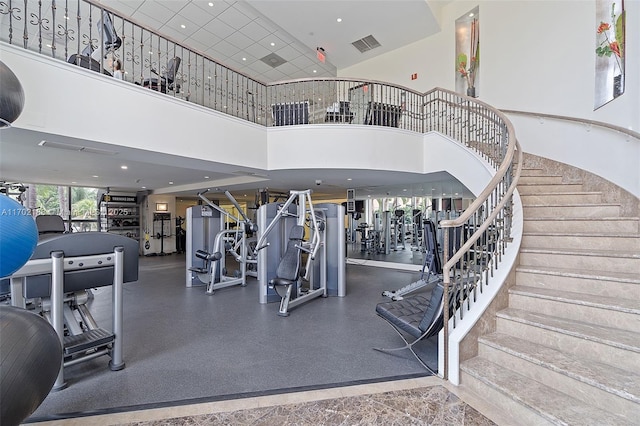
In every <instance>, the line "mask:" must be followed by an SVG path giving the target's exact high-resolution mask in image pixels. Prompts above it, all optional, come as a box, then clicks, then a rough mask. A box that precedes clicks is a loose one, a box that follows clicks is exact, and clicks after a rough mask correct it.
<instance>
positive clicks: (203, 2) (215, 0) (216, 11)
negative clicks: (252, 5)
mask: <svg viewBox="0 0 640 426" xmlns="http://www.w3.org/2000/svg"><path fill="white" fill-rule="evenodd" d="M191 3H192V4H194V5H196V6H198V7H199V8H200V9H202V10H204V11H205V12H206V13H207V14H209V15H212V16H214V17H216V16H218V15H220V14H221V13H222V12H224V11H225V10H227V9H228V8H230V7H231V4H229V3H228V2H226V1H223V0H192V1H191ZM209 3H212V4H213V6H209Z"/></svg>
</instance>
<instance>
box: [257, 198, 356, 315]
mask: <svg viewBox="0 0 640 426" xmlns="http://www.w3.org/2000/svg"><path fill="white" fill-rule="evenodd" d="M258 229H259V236H258V241H257V244H256V248H255V252H256V253H257V256H258V280H259V281H260V297H259V301H260V303H268V302H275V301H280V309H279V311H278V315H280V316H288V315H289V309H290V308H293V307H295V306H297V305H300V304H302V303H305V302H307V301H309V300H311V299H314V298H317V297H326V296H329V295H331V296H344V295H345V294H346V288H345V269H344V268H345V267H344V263H345V261H344V259H345V251H346V248H345V232H344V208H343V207H342V206H340V205H337V204H329V203H327V204H319V205H317V206H315V207H314V205H313V203H312V201H311V190H305V191H291V192H290V196H289V198H288V199H287V201H286V202H285V203H284V204H277V203H269V204H264V205H262V206H260V208H259V209H258ZM263 230H264V231H263ZM305 230H308V231H309V238H308V239H306V240H305V239H304V237H305V234H306V232H305ZM327 244H330V245H331V248H332V250H330V251H328V250H327ZM292 252H293V254H292ZM285 258H291V259H292V261H294V263H296V262H297V263H302V260H303V258H304V267H302V266H297V265H294V269H295V271H294V273H291V271H288V272H289V278H288V279H287V280H284V279H280V278H282V277H279V276H278V275H282V272H283V268H284V266H282V264H283V262H285V261H284V260H283V259H285ZM281 266H282V267H281ZM284 269H286V268H284ZM298 272H299V275H300V276H298ZM279 273H280V274H279ZM300 278H302V280H304V281H306V282H305V283H304V284H303V283H302V282H301V279H300ZM277 287H285V288H286V290H285V294H283V295H281V294H280V293H279V292H278V288H277Z"/></svg>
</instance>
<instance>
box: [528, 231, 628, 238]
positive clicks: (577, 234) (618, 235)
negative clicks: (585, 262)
mask: <svg viewBox="0 0 640 426" xmlns="http://www.w3.org/2000/svg"><path fill="white" fill-rule="evenodd" d="M522 235H523V236H525V235H531V236H549V237H611V238H640V235H637V234H629V233H628V232H626V233H625V232H621V233H612V232H608V233H604V232H603V233H596V232H536V231H526V232H523V233H522Z"/></svg>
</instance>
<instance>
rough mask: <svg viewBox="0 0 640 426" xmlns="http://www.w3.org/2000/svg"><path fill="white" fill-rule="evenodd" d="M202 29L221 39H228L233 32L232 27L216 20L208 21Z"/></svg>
mask: <svg viewBox="0 0 640 426" xmlns="http://www.w3.org/2000/svg"><path fill="white" fill-rule="evenodd" d="M202 28H204V29H206V30H207V31H209V32H210V33H213V34H215V35H217V36H218V37H220V38H222V39H224V38H227V37H229V36H230V35H231V34H233V33H234V32H235V30H234V29H233V28H232V27H230V26H229V25H227V24H226V23H224V22H223V21H221V20H220V19H217V18H216V19H213V20H211V21H209V23H208V24H206V25H204V26H203V27H202Z"/></svg>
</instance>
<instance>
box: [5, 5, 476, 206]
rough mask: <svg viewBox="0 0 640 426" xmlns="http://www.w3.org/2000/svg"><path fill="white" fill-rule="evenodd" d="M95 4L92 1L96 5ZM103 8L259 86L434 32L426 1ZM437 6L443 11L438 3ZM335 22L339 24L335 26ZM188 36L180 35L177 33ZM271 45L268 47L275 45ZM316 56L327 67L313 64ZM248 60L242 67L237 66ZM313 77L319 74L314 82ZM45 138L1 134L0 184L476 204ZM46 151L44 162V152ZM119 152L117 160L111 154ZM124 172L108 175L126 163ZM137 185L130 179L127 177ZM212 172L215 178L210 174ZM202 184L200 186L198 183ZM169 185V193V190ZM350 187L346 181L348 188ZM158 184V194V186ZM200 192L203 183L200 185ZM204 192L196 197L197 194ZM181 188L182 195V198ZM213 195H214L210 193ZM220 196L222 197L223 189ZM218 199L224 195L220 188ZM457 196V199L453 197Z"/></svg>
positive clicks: (446, 187)
mask: <svg viewBox="0 0 640 426" xmlns="http://www.w3.org/2000/svg"><path fill="white" fill-rule="evenodd" d="M94 1H97V0H94ZM99 2H100V3H101V4H103V5H105V6H107V7H110V8H112V9H114V10H115V11H118V12H120V14H122V15H124V16H128V17H130V18H132V19H133V20H134V21H136V22H137V23H140V24H143V25H145V26H148V27H150V28H153V29H155V30H156V31H157V32H158V33H160V34H162V35H164V36H168V37H170V38H172V39H174V40H175V41H177V42H179V43H182V44H185V45H186V46H187V47H190V48H194V49H196V50H197V51H199V52H201V53H204V54H206V55H207V56H210V57H211V58H213V59H215V60H216V61H218V62H220V63H222V64H225V65H227V66H230V67H231V68H233V69H235V70H237V71H239V72H242V73H244V74H247V75H249V76H251V77H253V78H256V79H258V80H261V81H263V82H273V81H280V80H285V79H293V78H304V77H313V76H318V77H326V76H335V75H336V73H337V70H338V69H342V68H345V67H348V66H351V65H353V64H355V63H358V62H360V61H364V60H367V59H369V58H372V57H374V56H377V55H380V54H383V53H385V52H388V51H391V50H394V49H397V48H399V47H402V46H404V45H406V44H409V43H412V42H414V41H416V40H419V39H422V38H425V37H428V36H429V35H431V34H433V33H435V32H437V31H439V27H438V23H437V21H436V19H435V17H434V13H433V12H432V10H431V8H430V7H429V5H428V4H427V0H343V1H333V0H289V1H283V0H247V1H233V0H212V1H208V0H153V1H152V0H100V1H99ZM437 3H438V5H439V6H441V5H442V4H444V3H446V1H440V2H437ZM338 18H340V20H341V22H338ZM183 27H184V28H183ZM370 35H372V36H373V37H374V38H375V39H376V40H377V41H378V42H379V43H380V47H377V48H375V49H372V50H370V51H367V52H365V53H361V52H360V51H359V50H358V49H356V47H354V45H352V44H351V43H352V42H354V41H356V40H358V39H362V38H363V37H367V36H370ZM272 43H273V45H272ZM317 47H322V48H323V49H324V52H325V54H326V62H325V63H321V62H320V61H319V60H318V58H317V57H316V48H317ZM272 53H275V54H277V55H278V56H280V57H282V58H283V59H284V60H285V62H284V63H283V64H281V65H279V66H277V67H272V66H270V65H267V64H266V63H265V62H263V61H261V58H264V57H265V56H267V55H270V54H272ZM243 58H244V60H243ZM314 71H315V72H314ZM50 136H51V135H48V134H46V133H41V132H33V131H26V130H20V129H17V128H12V129H5V130H3V131H2V135H1V138H0V142H1V145H0V149H1V154H2V155H0V171H1V175H0V181H2V180H8V181H22V182H34V183H50V184H59V185H77V186H92V187H102V188H104V187H110V188H112V189H115V190H129V191H137V190H141V189H143V188H142V186H141V185H142V184H140V185H138V186H132V183H131V182H132V181H133V182H137V181H140V182H156V183H155V184H149V183H147V186H146V188H145V189H150V190H154V191H155V192H158V193H172V194H175V195H176V196H185V197H188V196H195V194H196V192H197V190H200V189H205V188H206V181H207V180H209V179H210V180H211V181H226V182H230V183H233V184H232V185H231V184H230V185H229V188H230V189H231V191H232V193H233V194H234V196H236V197H237V198H238V199H239V200H240V199H245V198H253V196H254V194H253V191H255V189H257V188H263V187H269V188H271V189H275V190H283V191H286V190H288V189H292V188H297V189H301V188H302V187H304V188H313V190H314V194H317V195H318V196H319V197H321V198H324V199H327V198H332V197H344V195H345V189H346V185H347V184H346V183H345V182H349V183H348V185H349V187H352V188H358V189H359V191H358V195H359V196H364V195H365V194H366V195H368V196H372V197H384V196H420V195H427V196H429V195H434V196H442V195H443V194H448V195H449V196H464V197H472V194H470V193H469V192H468V191H467V190H466V189H465V188H464V187H463V186H462V185H461V184H459V183H458V182H457V181H455V179H452V178H451V176H449V175H448V174H446V173H437V174H433V175H430V176H425V175H421V174H412V173H389V172H374V171H366V170H364V171H363V170H360V171H355V170H335V169H326V170H314V171H313V172H312V173H310V172H309V171H305V170H288V171H283V172H275V173H273V172H269V173H268V179H265V180H264V181H262V182H257V181H256V180H255V179H247V177H246V176H244V177H243V176H238V174H237V173H236V172H237V171H236V170H235V168H234V167H231V166H228V165H224V164H212V163H211V162H205V161H202V160H197V159H191V158H182V157H175V156H167V155H160V154H158V153H154V152H150V151H144V150H135V149H129V148H124V147H120V146H117V149H114V147H116V146H115V145H104V144H98V143H95V142H92V141H78V140H67V139H68V138H66V139H65V138H61V137H60V136H59V135H56V138H55V140H56V141H58V142H62V143H68V144H71V145H77V146H85V147H87V148H93V149H94V150H98V151H99V150H101V149H104V150H106V151H113V153H111V154H109V155H105V154H104V153H95V152H93V153H92V150H91V149H87V150H84V151H82V152H77V151H75V152H74V151H69V150H64V149H62V150H61V149H47V147H41V146H39V145H38V144H39V143H40V142H41V141H42V140H47V139H51V138H50ZM45 151H46V152H45ZM115 151H117V152H115ZM124 160H126V163H127V164H129V170H123V171H121V172H120V173H119V174H114V173H113V170H117V169H119V168H120V165H121V164H123V163H124ZM130 170H135V171H136V173H137V176H135V177H134V179H132V176H131V171H130ZM211 170H215V171H216V172H215V173H212V172H211ZM205 175H206V177H204V176H205ZM167 176H173V179H174V180H175V183H176V185H175V187H171V186H169V187H167V186H166V181H167V179H166V177H167ZM347 179H350V180H349V181H347ZM318 181H320V182H321V184H320V185H317V182H318ZM158 182H162V184H160V183H158ZM203 182H204V183H203ZM198 185H199V186H201V188H198V189H196V188H195V187H196V186H198ZM181 188H182V189H181ZM212 189H213V190H214V191H215V190H216V188H215V187H214V188H212ZM225 189H226V188H225ZM218 190H219V191H221V188H218ZM458 194H459V195H458Z"/></svg>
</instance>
